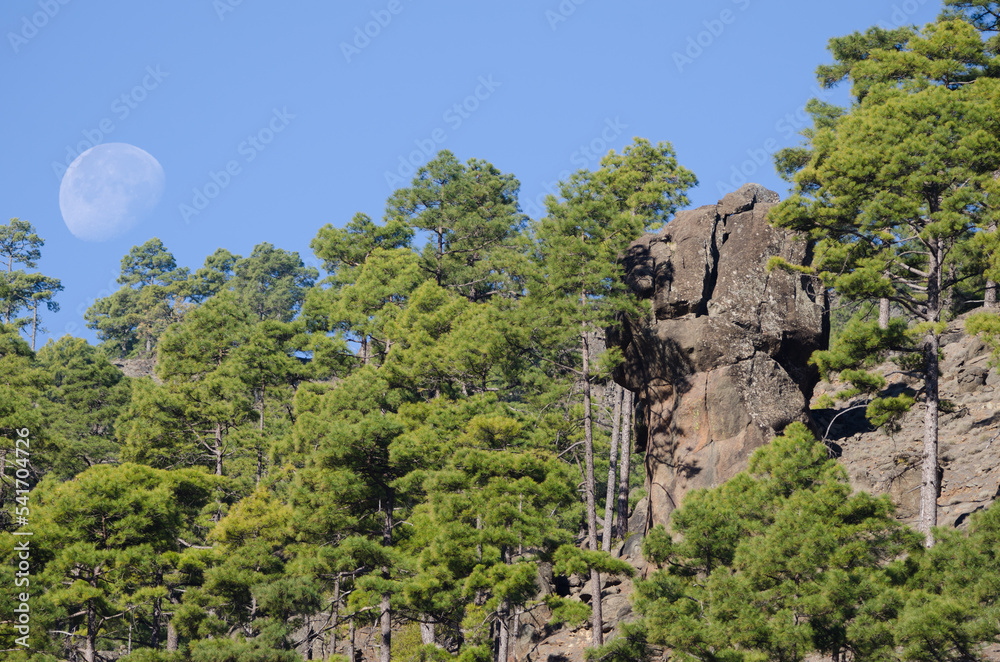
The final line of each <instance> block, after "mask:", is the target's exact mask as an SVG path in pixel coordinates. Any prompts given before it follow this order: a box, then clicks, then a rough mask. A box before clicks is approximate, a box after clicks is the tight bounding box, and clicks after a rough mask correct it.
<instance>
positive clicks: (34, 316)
mask: <svg viewBox="0 0 1000 662" xmlns="http://www.w3.org/2000/svg"><path fill="white" fill-rule="evenodd" d="M37 331H38V302H37V301H35V305H34V306H32V307H31V351H32V352H33V351H35V333H36V332H37Z"/></svg>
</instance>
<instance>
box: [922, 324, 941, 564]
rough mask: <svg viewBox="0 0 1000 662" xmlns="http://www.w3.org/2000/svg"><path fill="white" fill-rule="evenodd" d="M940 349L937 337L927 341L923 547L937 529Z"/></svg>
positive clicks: (931, 336) (931, 337)
mask: <svg viewBox="0 0 1000 662" xmlns="http://www.w3.org/2000/svg"><path fill="white" fill-rule="evenodd" d="M938 347H939V341H938V337H937V334H936V333H933V332H932V333H930V334H928V337H927V346H926V348H925V360H926V362H927V374H926V377H925V380H924V388H925V390H926V392H927V411H926V412H925V413H924V453H923V463H922V464H923V468H922V472H921V489H920V531H922V532H923V534H924V544H925V545H926V546H927V547H931V546H933V545H934V533H933V532H932V531H931V528H932V527H935V526H937V496H938V489H939V480H938V404H939V400H940V397H939V393H938V368H939V366H938Z"/></svg>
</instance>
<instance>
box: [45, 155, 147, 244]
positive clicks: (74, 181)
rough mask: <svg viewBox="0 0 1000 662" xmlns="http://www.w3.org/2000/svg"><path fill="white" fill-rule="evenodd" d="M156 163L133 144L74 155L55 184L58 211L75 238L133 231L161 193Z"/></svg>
mask: <svg viewBox="0 0 1000 662" xmlns="http://www.w3.org/2000/svg"><path fill="white" fill-rule="evenodd" d="M163 183H164V177H163V168H162V167H161V166H160V163H159V161H157V160H156V159H155V158H153V157H152V156H151V155H150V154H149V153H148V152H145V151H143V150H141V149H139V148H138V147H136V146H134V145H129V144H127V143H104V144H101V145H97V146H95V147H91V148H90V149H88V150H87V151H86V152H84V153H83V154H81V155H80V156H78V157H76V159H75V160H74V161H73V163H71V164H70V166H69V168H68V169H67V170H66V174H64V175H63V178H62V184H60V186H59V209H60V210H61V211H62V217H63V220H64V221H65V222H66V227H67V228H69V231H70V232H72V233H73V234H74V235H75V236H76V237H77V238H78V239H83V240H84V241H106V240H108V239H112V238H114V237H117V236H119V235H121V234H124V233H125V232H127V231H128V230H130V229H132V228H133V227H135V224H136V223H138V222H139V221H140V220H142V218H144V217H145V216H146V215H147V214H149V212H151V211H152V210H153V209H154V208H155V207H156V204H157V203H158V202H159V201H160V196H162V195H163Z"/></svg>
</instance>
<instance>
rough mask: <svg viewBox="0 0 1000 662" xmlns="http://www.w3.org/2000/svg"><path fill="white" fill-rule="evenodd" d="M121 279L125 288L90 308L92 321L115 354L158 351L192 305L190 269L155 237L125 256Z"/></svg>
mask: <svg viewBox="0 0 1000 662" xmlns="http://www.w3.org/2000/svg"><path fill="white" fill-rule="evenodd" d="M118 282H119V283H120V284H121V285H122V288H121V289H119V290H118V291H117V292H115V293H114V294H112V295H110V296H108V297H104V298H102V299H97V300H96V301H94V303H93V305H92V306H91V307H90V308H88V309H87V312H86V313H85V314H84V319H86V320H87V326H88V327H89V328H91V329H94V330H96V331H97V336H98V337H99V338H100V339H101V341H102V342H103V343H104V345H105V346H106V347H108V349H109V350H110V352H111V354H112V355H113V356H118V357H127V356H135V355H142V356H152V354H153V349H154V347H155V346H156V343H157V341H158V340H159V337H160V336H161V335H162V334H163V332H164V331H166V329H167V327H168V326H170V325H171V324H172V323H174V322H177V321H179V320H180V319H181V317H182V316H183V314H184V311H185V310H186V306H185V305H184V302H185V298H186V296H187V290H188V270H187V269H186V268H179V267H178V266H177V262H176V260H175V259H174V256H173V254H172V253H170V252H169V251H168V250H167V249H166V247H165V246H164V245H163V242H161V241H160V240H159V239H156V238H153V239H150V240H149V241H147V242H146V243H144V244H143V245H141V246H133V247H132V249H131V250H130V251H129V253H128V255H126V256H125V257H123V258H122V265H121V275H120V276H119V277H118Z"/></svg>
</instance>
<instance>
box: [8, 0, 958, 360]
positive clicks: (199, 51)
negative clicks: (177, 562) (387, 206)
mask: <svg viewBox="0 0 1000 662" xmlns="http://www.w3.org/2000/svg"><path fill="white" fill-rule="evenodd" d="M939 10H940V5H939V3H937V2H934V1H931V0H874V1H873V0H864V1H862V0H847V1H843V2H839V3H835V4H831V3H807V2H764V1H763V0H710V1H706V2H699V3H679V2H650V1H632V0H622V1H619V2H608V1H606V0H605V1H602V0H561V1H560V0H530V1H529V0H506V1H505V2H490V3H486V2H468V0H466V1H464V2H459V1H457V0H438V1H435V2H430V1H429V0H424V1H420V0H367V1H358V2H350V3H348V2H343V3H341V2H321V1H319V0H301V1H294V0H293V1H290V2H280V3H279V2H276V1H271V2H264V1H263V0H178V1H173V2H150V1H149V0H146V1H136V0H102V1H101V2H99V3H98V2H85V1H84V0H5V2H4V3H3V4H2V7H0V29H2V33H3V36H4V38H3V43H2V44H0V86H2V87H0V91H2V94H3V98H4V99H5V103H4V109H3V118H4V121H3V122H2V124H0V132H2V139H3V145H4V150H3V152H2V154H0V187H2V188H0V206H2V208H0V216H2V217H3V219H4V220H6V219H8V218H12V217H19V218H21V219H23V220H27V221H30V222H31V223H33V224H34V225H35V227H36V228H37V229H38V232H39V234H40V235H41V236H42V237H43V238H44V239H45V242H46V244H45V247H44V249H43V253H42V260H41V262H40V264H39V270H40V271H42V272H43V273H45V274H47V275H50V276H55V277H57V278H60V279H61V280H62V282H63V284H64V286H65V291H63V292H62V293H61V294H60V295H59V297H58V299H57V300H58V301H59V303H60V304H61V306H62V310H61V311H60V312H59V313H56V314H53V313H48V314H47V315H46V316H45V320H44V321H45V324H46V326H47V327H48V329H49V332H50V336H52V337H59V336H62V335H64V334H66V333H70V334H72V335H77V336H82V337H85V338H88V339H89V340H91V341H92V342H96V336H95V335H94V333H93V332H92V331H91V330H89V329H86V328H85V326H84V321H83V311H84V310H86V308H87V307H88V306H89V305H90V304H91V303H92V302H93V300H94V298H95V297H101V296H107V295H108V294H110V292H111V291H113V290H114V289H116V288H117V285H116V284H115V283H114V279H115V278H116V277H117V275H118V270H119V265H120V261H121V258H122V256H123V255H125V254H126V253H127V252H128V250H129V249H130V248H131V247H132V246H133V245H137V244H141V243H143V242H145V241H146V240H148V239H149V238H151V237H159V238H160V239H161V240H162V241H163V242H164V243H165V244H166V246H167V247H168V248H169V249H170V250H171V251H172V252H173V253H174V255H175V256H176V258H177V261H178V263H179V264H180V265H182V266H189V267H191V268H197V267H198V266H200V265H201V263H202V262H203V261H204V258H205V256H207V255H209V254H211V253H212V252H213V251H215V250H216V249H217V248H219V247H225V248H228V249H229V250H231V251H233V252H234V253H239V254H242V255H247V254H249V253H250V252H251V251H252V249H253V246H254V245H255V244H257V243H260V242H265V241H266V242H270V243H272V244H274V245H276V246H278V247H281V248H285V249H287V250H295V251H299V253H300V254H301V255H302V257H303V258H304V260H305V261H306V262H307V263H309V264H313V265H315V266H318V262H317V261H316V259H315V257H314V256H313V255H312V253H311V251H310V250H309V241H310V240H311V239H312V238H313V237H314V236H315V235H316V232H317V230H318V229H319V228H320V227H321V226H322V225H324V224H326V223H333V224H334V225H342V224H344V223H346V222H347V221H348V220H349V219H350V218H351V216H352V215H353V214H354V213H355V212H358V211H362V212H365V213H368V214H369V215H371V216H372V217H373V218H380V217H381V215H382V211H383V208H384V202H385V199H386V197H387V196H388V195H389V194H390V193H391V191H392V189H393V188H394V186H398V185H400V183H406V182H408V181H409V178H410V176H412V170H413V165H412V164H413V163H417V164H422V163H423V162H426V161H427V160H428V158H429V156H428V154H433V153H434V152H435V151H436V150H438V149H449V150H451V151H452V152H454V153H455V154H456V156H457V157H458V158H459V159H461V160H463V161H464V160H467V159H469V158H473V157H475V158H482V159H486V160H488V161H491V162H492V163H494V164H495V165H496V166H497V167H498V168H500V169H501V170H503V171H504V172H511V173H513V174H514V175H516V176H517V177H518V178H519V179H520V181H521V203H522V207H523V208H524V210H525V211H526V212H527V213H528V214H529V215H531V216H532V217H538V215H539V213H540V210H541V206H540V204H539V201H540V200H541V198H542V197H543V196H544V195H545V193H546V192H547V191H548V190H550V189H554V185H555V182H557V181H558V180H559V179H561V178H564V177H566V176H567V175H568V174H569V173H570V172H572V171H574V170H577V169H579V168H581V167H586V168H596V167H597V165H598V160H599V159H600V157H601V156H602V155H603V153H604V152H606V151H607V150H608V149H612V148H614V149H621V148H622V147H623V146H624V145H626V144H628V143H629V142H631V140H632V138H633V137H634V136H641V137H644V138H648V139H649V140H651V141H653V142H657V141H669V142H671V143H672V144H673V146H674V148H675V150H676V152H677V156H678V160H679V161H680V163H681V164H683V165H684V166H686V167H687V168H689V169H691V170H692V171H694V173H695V174H696V175H697V176H698V178H699V180H700V185H699V186H698V187H697V188H695V189H693V190H692V191H691V194H690V197H691V200H692V204H693V205H695V206H697V205H702V204H709V203H713V202H715V201H716V200H718V199H719V198H720V197H721V195H722V194H723V193H724V192H725V191H727V190H731V189H733V188H735V187H736V186H738V185H739V184H740V183H742V181H744V180H749V181H757V182H760V183H762V184H765V185H767V186H769V187H771V188H774V189H776V190H778V191H779V193H781V194H782V195H784V194H785V192H786V189H787V187H786V185H785V184H784V182H782V181H781V180H779V179H778V178H777V177H776V175H775V174H774V170H773V167H772V165H771V162H770V156H769V152H772V151H774V150H775V149H778V148H781V147H785V146H789V145H792V144H795V143H796V142H798V136H797V135H796V132H797V131H798V130H800V129H801V128H803V127H804V126H805V124H806V122H805V116H804V113H803V110H802V108H803V106H804V104H805V102H806V101H807V100H808V99H809V98H811V97H814V96H817V95H819V94H821V93H822V94H826V96H825V98H826V99H827V100H830V101H833V102H836V103H844V102H845V101H846V94H845V92H837V93H833V94H831V93H829V92H823V91H821V90H819V89H818V88H817V87H816V83H815V79H814V76H813V72H814V70H815V68H816V66H817V65H819V64H822V63H826V62H828V61H829V54H828V53H827V52H826V44H827V41H828V39H829V38H830V37H834V36H840V35H844V34H848V33H850V32H852V31H855V30H864V29H866V28H868V27H869V26H872V25H875V24H882V25H884V26H889V25H893V26H894V25H897V24H900V23H904V24H911V23H912V24H917V25H922V24H924V23H926V22H928V21H930V20H933V18H934V17H935V15H936V14H937V13H938V11H939ZM112 142H120V143H129V144H132V145H135V146H137V147H139V148H141V149H143V150H145V151H147V152H148V153H149V154H151V155H152V156H154V157H155V158H156V159H157V160H158V161H159V162H160V164H161V165H162V167H163V171H164V173H165V189H164V193H163V196H162V199H161V201H160V203H159V205H158V206H157V207H156V208H155V209H154V211H153V212H152V213H150V214H149V216H147V217H146V218H145V219H144V220H143V221H142V222H141V223H140V224H139V225H137V226H136V227H134V228H133V229H131V230H130V231H128V232H127V233H125V234H123V235H122V236H119V237H116V238H114V239H110V240H107V241H103V242H86V241H82V240H80V239H78V238H76V237H75V236H74V235H73V234H71V233H70V232H69V230H68V229H67V227H66V225H65V224H64V222H63V219H62V216H61V213H60V207H59V184H60V176H61V172H62V169H64V168H65V167H66V165H67V163H68V162H69V161H72V159H73V158H75V156H76V154H78V153H79V151H81V150H83V149H87V148H88V147H89V146H91V145H93V144H96V143H112ZM227 169H228V172H227ZM206 194H208V195H206ZM199 195H201V196H205V197H199ZM208 196H211V197H210V198H209V197H208Z"/></svg>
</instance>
